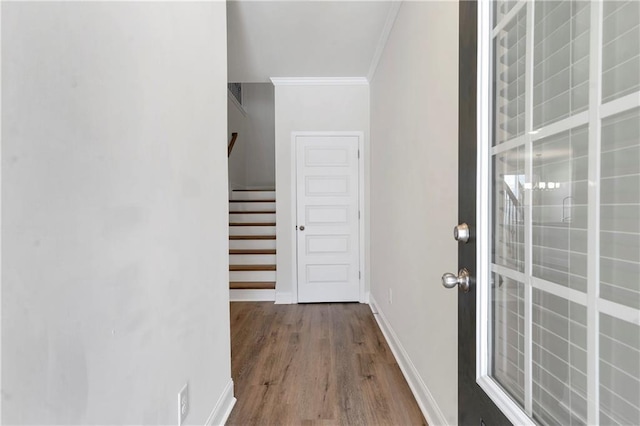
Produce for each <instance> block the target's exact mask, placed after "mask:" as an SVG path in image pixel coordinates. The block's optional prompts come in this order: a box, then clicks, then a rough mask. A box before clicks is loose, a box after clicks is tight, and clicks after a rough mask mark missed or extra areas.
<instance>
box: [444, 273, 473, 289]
mask: <svg viewBox="0 0 640 426" xmlns="http://www.w3.org/2000/svg"><path fill="white" fill-rule="evenodd" d="M442 285H443V286H445V287H446V288H454V287H455V286H458V289H459V290H460V291H461V292H463V293H467V292H468V291H469V288H470V287H471V274H469V270H468V269H467V268H462V269H460V271H458V275H455V274H452V273H451V272H447V273H446V274H444V275H443V276H442Z"/></svg>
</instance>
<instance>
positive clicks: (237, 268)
mask: <svg viewBox="0 0 640 426" xmlns="http://www.w3.org/2000/svg"><path fill="white" fill-rule="evenodd" d="M229 270H230V271H275V270H276V265H229Z"/></svg>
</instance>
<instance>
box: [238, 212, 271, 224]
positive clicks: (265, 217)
mask: <svg viewBox="0 0 640 426" xmlns="http://www.w3.org/2000/svg"><path fill="white" fill-rule="evenodd" d="M275 221H276V215H275V213H264V214H242V213H232V214H230V215H229V222H231V223H247V222H249V223H256V222H258V223H263V222H267V223H268V222H275Z"/></svg>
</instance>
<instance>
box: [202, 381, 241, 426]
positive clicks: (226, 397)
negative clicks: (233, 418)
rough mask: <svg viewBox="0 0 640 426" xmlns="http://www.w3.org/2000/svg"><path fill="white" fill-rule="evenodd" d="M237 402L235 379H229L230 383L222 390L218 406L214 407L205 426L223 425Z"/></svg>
mask: <svg viewBox="0 0 640 426" xmlns="http://www.w3.org/2000/svg"><path fill="white" fill-rule="evenodd" d="M235 404H236V398H235V397H234V396H233V380H231V379H229V383H227V386H226V387H225V388H224V391H222V395H220V398H218V402H216V406H215V407H213V410H212V411H211V414H209V418H208V419H207V423H205V426H221V425H224V424H225V423H226V421H227V419H228V418H229V415H230V414H231V410H233V406H234V405H235Z"/></svg>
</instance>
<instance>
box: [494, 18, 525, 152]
mask: <svg viewBox="0 0 640 426" xmlns="http://www.w3.org/2000/svg"><path fill="white" fill-rule="evenodd" d="M526 17H527V13H526V8H523V9H522V10H521V11H520V12H518V15H517V16H516V18H515V19H513V20H512V21H511V22H509V23H508V24H507V25H506V26H505V27H504V29H503V30H502V31H500V33H499V34H498V36H497V37H496V39H495V41H494V73H495V74H494V82H495V84H494V88H495V89H494V90H495V97H494V99H495V107H494V108H495V110H494V120H495V135H494V144H496V145H497V144H500V143H502V142H504V141H507V140H509V139H513V138H514V137H516V136H520V135H522V134H523V133H524V124H525V120H524V119H525V114H524V110H525V105H524V102H525V96H524V93H525V65H526V64H525V47H526V37H525V34H526Z"/></svg>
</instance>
